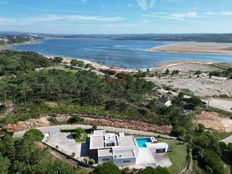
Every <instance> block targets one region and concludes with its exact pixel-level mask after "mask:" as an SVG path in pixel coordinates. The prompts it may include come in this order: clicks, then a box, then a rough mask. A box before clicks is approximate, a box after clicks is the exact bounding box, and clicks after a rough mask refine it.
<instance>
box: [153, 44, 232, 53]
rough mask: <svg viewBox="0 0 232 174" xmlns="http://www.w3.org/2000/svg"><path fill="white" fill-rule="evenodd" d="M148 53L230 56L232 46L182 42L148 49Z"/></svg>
mask: <svg viewBox="0 0 232 174" xmlns="http://www.w3.org/2000/svg"><path fill="white" fill-rule="evenodd" d="M149 50H150V51H166V52H189V53H207V54H232V44H227V43H198V42H184V43H178V44H171V45H165V46H160V47H154V48H150V49H149Z"/></svg>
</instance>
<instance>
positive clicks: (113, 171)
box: [93, 162, 121, 174]
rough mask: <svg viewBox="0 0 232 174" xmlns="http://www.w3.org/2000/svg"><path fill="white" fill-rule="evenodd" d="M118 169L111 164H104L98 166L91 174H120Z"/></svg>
mask: <svg viewBox="0 0 232 174" xmlns="http://www.w3.org/2000/svg"><path fill="white" fill-rule="evenodd" d="M120 173H121V172H120V170H119V168H118V167H117V166H116V165H115V164H114V163H112V162H106V163H103V164H101V165H98V166H97V167H96V169H95V170H94V171H93V174H120Z"/></svg>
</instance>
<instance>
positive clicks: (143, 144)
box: [136, 138, 151, 148]
mask: <svg viewBox="0 0 232 174" xmlns="http://www.w3.org/2000/svg"><path fill="white" fill-rule="evenodd" d="M136 142H137V144H138V145H139V147H140V148H143V147H147V146H146V143H149V142H151V138H136Z"/></svg>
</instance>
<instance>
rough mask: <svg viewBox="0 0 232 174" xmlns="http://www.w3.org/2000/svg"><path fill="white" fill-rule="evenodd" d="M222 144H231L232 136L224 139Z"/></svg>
mask: <svg viewBox="0 0 232 174" xmlns="http://www.w3.org/2000/svg"><path fill="white" fill-rule="evenodd" d="M222 142H224V143H225V144H227V145H228V144H229V143H232V135H231V136H229V137H227V138H225V139H223V140H222Z"/></svg>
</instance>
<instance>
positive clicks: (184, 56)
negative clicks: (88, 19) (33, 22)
mask: <svg viewBox="0 0 232 174" xmlns="http://www.w3.org/2000/svg"><path fill="white" fill-rule="evenodd" d="M173 43H175V42H167V41H137V40H113V39H105V38H104V39H103V38H71V39H67V38H45V39H42V40H40V41H37V42H32V43H29V44H18V45H11V46H9V47H8V49H11V50H17V51H35V52H38V53H41V54H44V55H49V56H63V57H69V58H80V59H86V60H90V61H94V62H97V63H100V64H104V65H108V66H113V67H126V68H151V67H156V66H158V65H159V63H160V62H170V61H178V60H208V61H215V62H231V61H232V55H222V54H196V53H177V52H176V53H174V52H151V51H148V49H149V48H152V47H155V46H162V45H168V44H173Z"/></svg>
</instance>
